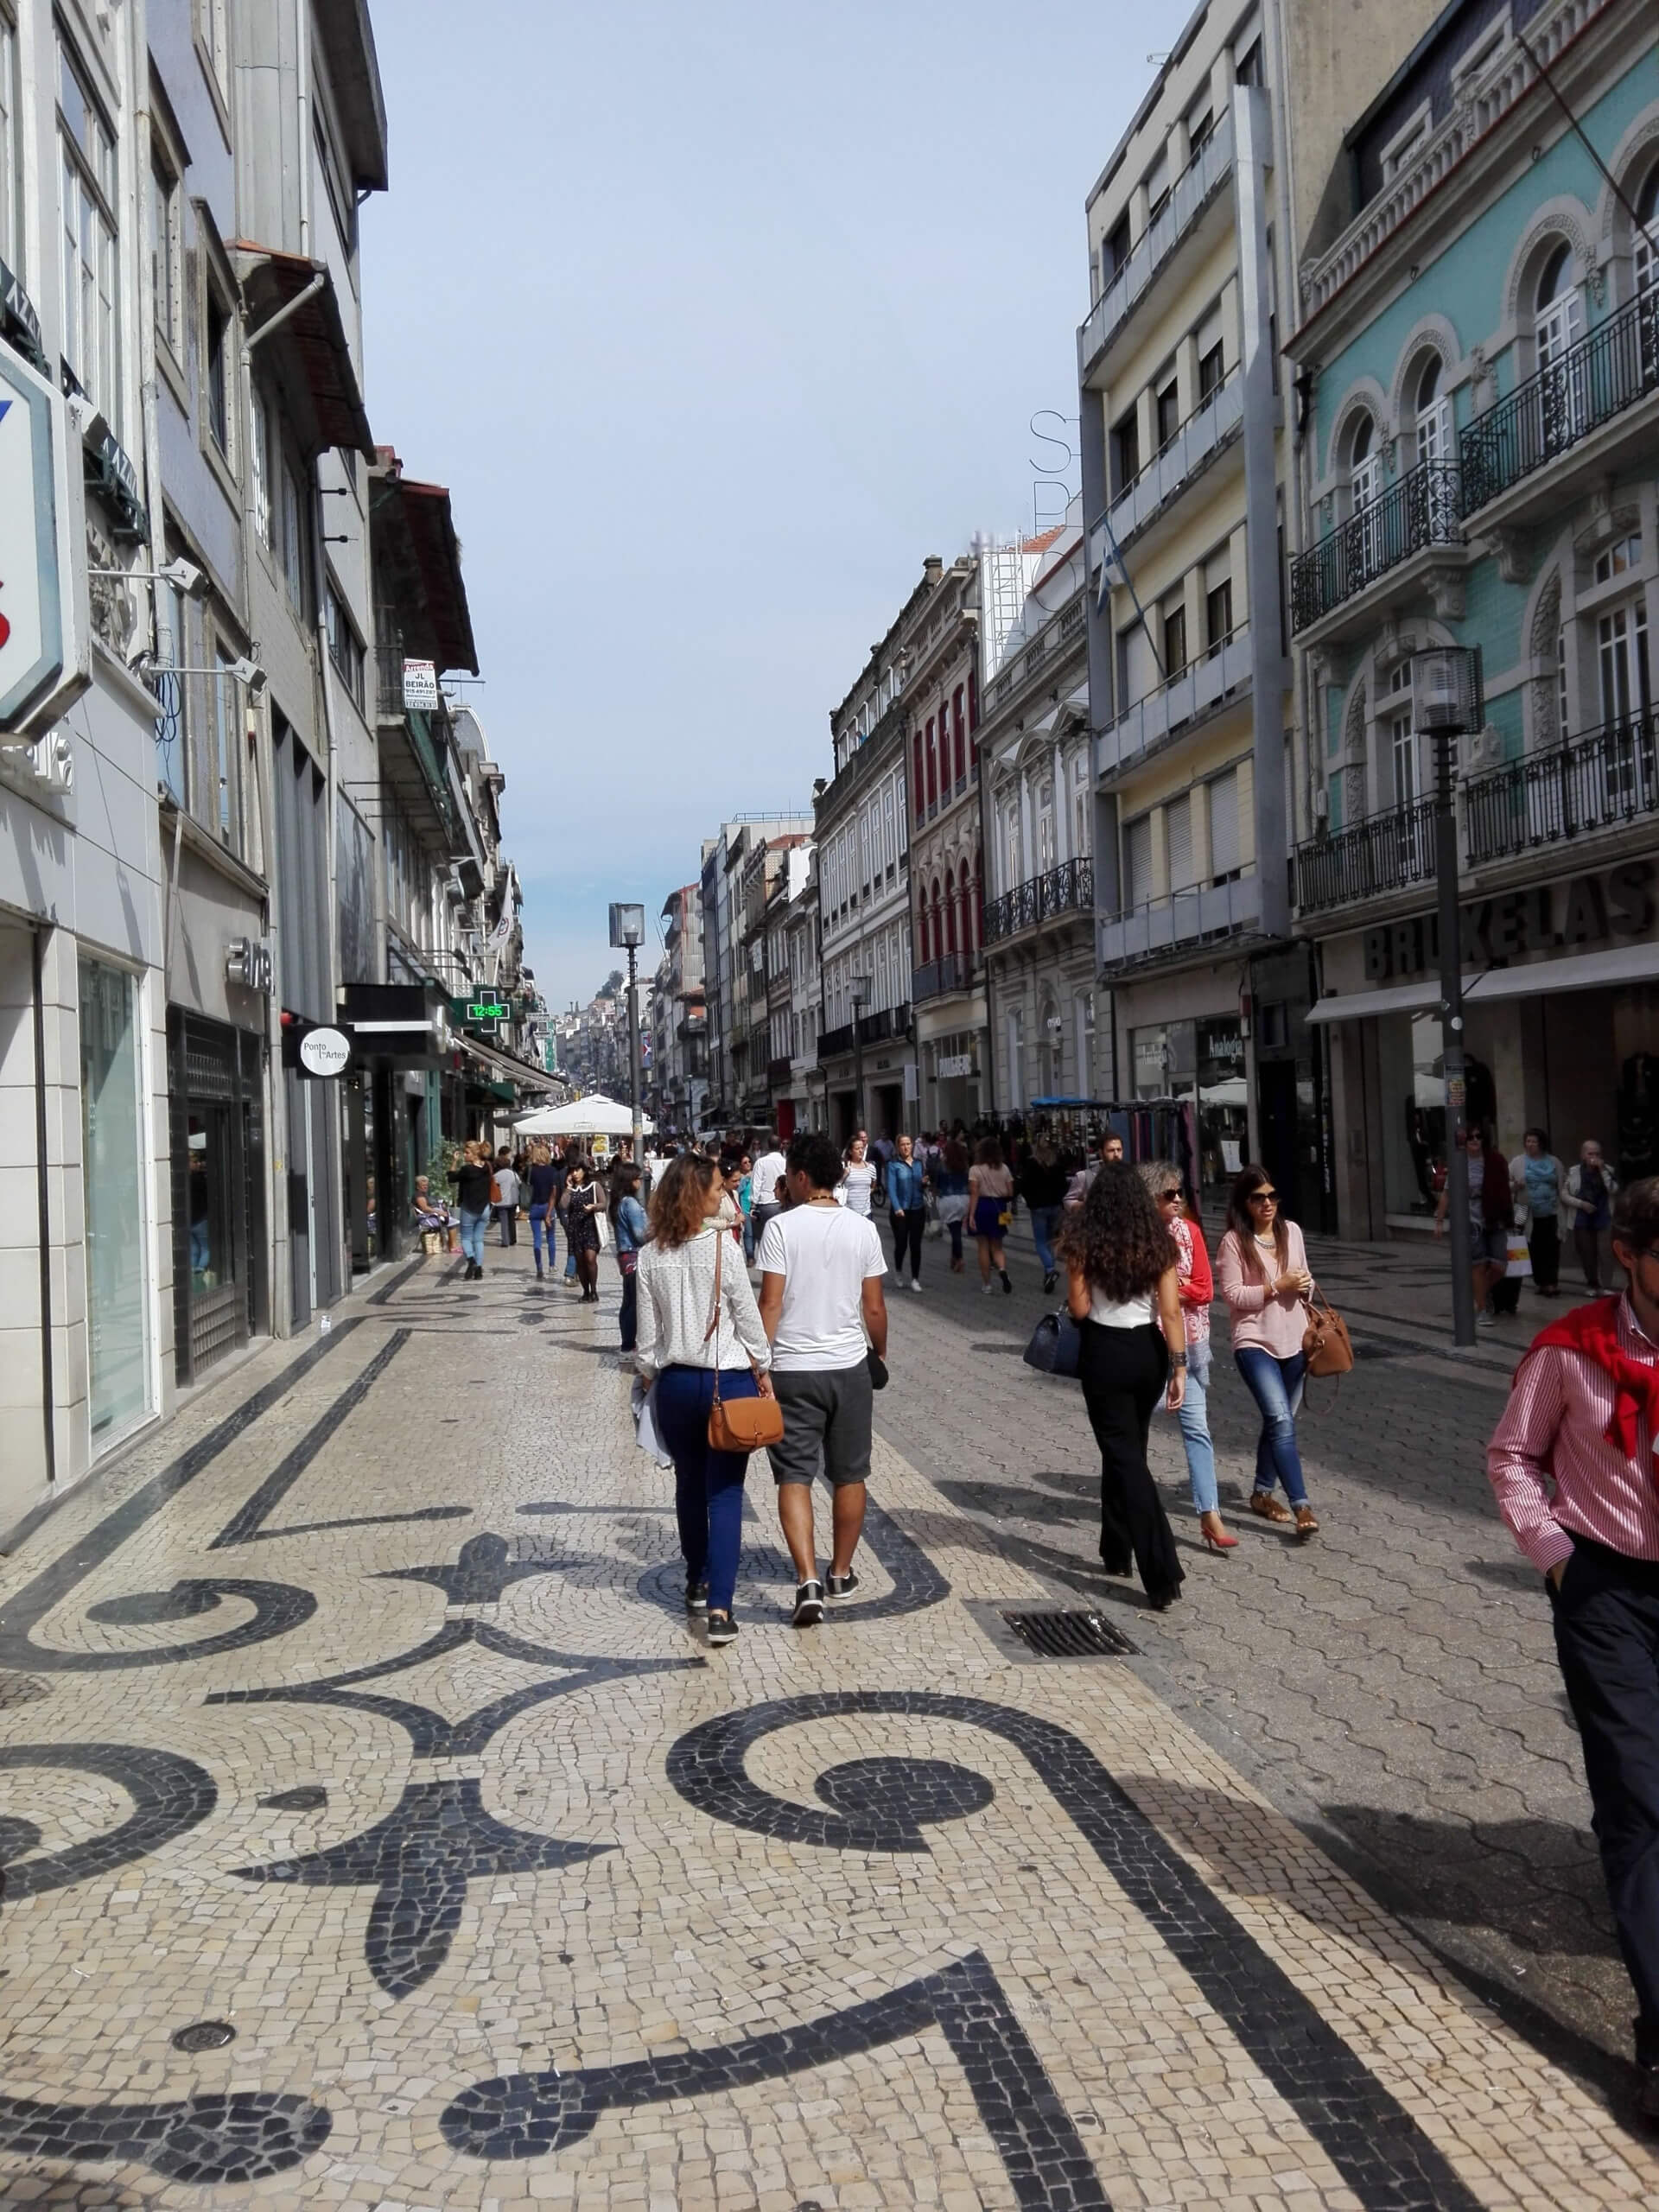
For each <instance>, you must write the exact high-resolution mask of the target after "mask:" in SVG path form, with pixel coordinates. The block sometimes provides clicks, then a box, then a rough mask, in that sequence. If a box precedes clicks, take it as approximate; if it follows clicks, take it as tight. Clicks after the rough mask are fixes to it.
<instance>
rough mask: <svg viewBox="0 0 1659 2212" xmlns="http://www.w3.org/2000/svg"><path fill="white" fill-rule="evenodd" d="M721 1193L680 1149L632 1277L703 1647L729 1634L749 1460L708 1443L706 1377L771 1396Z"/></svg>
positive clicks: (764, 1346)
mask: <svg viewBox="0 0 1659 2212" xmlns="http://www.w3.org/2000/svg"><path fill="white" fill-rule="evenodd" d="M725 1195H726V1193H725V1186H724V1185H723V1183H722V1182H721V1175H720V1171H719V1169H718V1167H717V1166H715V1162H714V1161H713V1160H709V1159H706V1158H703V1157H702V1156H700V1155H699V1154H696V1153H683V1154H681V1156H680V1158H679V1159H677V1160H675V1161H674V1162H673V1163H672V1165H671V1166H670V1167H669V1168H668V1170H667V1172H666V1173H664V1176H663V1177H662V1179H661V1180H660V1181H659V1182H658V1185H657V1187H656V1188H655V1190H654V1191H653V1192H652V1195H651V1212H650V1222H651V1242H650V1243H648V1244H647V1245H646V1246H645V1249H644V1250H643V1251H642V1252H641V1253H640V1255H639V1268H638V1269H637V1271H636V1273H635V1276H634V1281H635V1283H636V1285H637V1287H638V1298H639V1341H638V1344H637V1345H636V1347H635V1352H634V1363H635V1365H636V1366H637V1367H638V1369H639V1373H640V1375H641V1376H642V1377H643V1378H644V1380H645V1383H647V1384H648V1385H649V1386H651V1387H652V1388H653V1389H655V1391H656V1415H657V1433H658V1436H660V1437H661V1439H662V1440H663V1446H664V1450H665V1451H666V1452H668V1453H669V1455H670V1457H671V1459H672V1460H673V1462H674V1504H675V1510H676V1511H677V1515H678V1516H679V1524H680V1550H681V1552H682V1553H683V1555H684V1559H685V1609H686V1611H687V1612H688V1613H690V1614H692V1615H694V1616H695V1615H696V1614H700V1613H701V1614H706V1615H707V1617H708V1626H709V1643H732V1642H733V1641H734V1639H735V1637H736V1635H737V1616H736V1614H735V1613H734V1611H733V1610H732V1599H733V1596H734V1592H735V1591H736V1588H737V1554H738V1538H739V1533H740V1530H741V1527H742V1521H743V1478H744V1476H745V1475H746V1474H747V1471H748V1465H749V1457H748V1454H747V1452H713V1451H710V1449H709V1408H710V1407H711V1406H712V1404H713V1402H714V1395H715V1375H716V1372H718V1375H719V1378H720V1393H721V1397H722V1398H753V1397H754V1396H755V1395H757V1394H758V1395H760V1396H761V1397H763V1398H769V1397H770V1396H771V1395H772V1376H771V1374H770V1372H769V1371H768V1370H770V1368H771V1366H772V1347H771V1345H770V1344H768V1343H767V1342H766V1331H765V1330H764V1329H763V1328H762V1327H761V1325H760V1311H759V1309H758V1308H757V1306H756V1305H755V1302H754V1293H753V1290H752V1289H751V1288H750V1287H749V1277H748V1270H747V1268H745V1267H744V1265H743V1260H742V1255H741V1251H740V1249H739V1248H738V1247H737V1246H736V1245H735V1244H734V1243H732V1242H731V1239H730V1238H729V1237H728V1235H727V1233H726V1230H724V1229H723V1228H722V1227H721V1224H720V1221H719V1218H718V1217H719V1215H720V1212H721V1207H722V1205H724V1203H725ZM728 1362H730V1364H729V1365H728Z"/></svg>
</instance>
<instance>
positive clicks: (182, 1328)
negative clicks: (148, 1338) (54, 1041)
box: [168, 1007, 269, 1383]
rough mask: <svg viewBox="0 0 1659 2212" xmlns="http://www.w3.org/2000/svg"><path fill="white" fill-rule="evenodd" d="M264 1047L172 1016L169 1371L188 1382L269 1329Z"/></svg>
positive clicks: (243, 1034) (239, 1033)
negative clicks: (171, 1327) (171, 1365)
mask: <svg viewBox="0 0 1659 2212" xmlns="http://www.w3.org/2000/svg"><path fill="white" fill-rule="evenodd" d="M263 1101H264V1044H263V1041H262V1040H261V1039H259V1038H257V1037H256V1036H254V1035H253V1034H252V1033H251V1032H249V1031H245V1030H238V1029H233V1028H231V1027H227V1026H226V1024H225V1023H223V1022H218V1021H208V1020H204V1019H202V1018H201V1017H200V1016H199V1015H194V1014H184V1013H183V1012H182V1011H181V1010H180V1009H178V1008H176V1007H175V1008H174V1009H173V1010H172V1012H171V1014H170V1015H169V1017H168V1118H169V1122H170V1125H171V1151H172V1168H173V1323H174V1356H175V1372H176V1374H177V1376H178V1380H179V1381H180V1382H181V1383H193V1382H194V1381H195V1380H197V1378H198V1377H199V1376H201V1375H202V1374H203V1373H205V1372H206V1370H207V1369H208V1368H209V1367H211V1366H212V1365H213V1363H214V1361H215V1360H218V1359H221V1358H223V1357H224V1356H225V1354H226V1352H227V1351H233V1350H234V1349H235V1347H236V1346H237V1345H238V1344H245V1343H246V1342H247V1340H248V1338H249V1337H250V1336H251V1335H257V1334H258V1333H260V1332H263V1331H264V1329H265V1328H266V1327H267V1326H268V1325H269V1322H268V1318H267V1314H266V1286H265V1268H264V1248H265V1229H264V1219H265V1209H264V1111H263Z"/></svg>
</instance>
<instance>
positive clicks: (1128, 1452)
mask: <svg viewBox="0 0 1659 2212" xmlns="http://www.w3.org/2000/svg"><path fill="white" fill-rule="evenodd" d="M1058 1250H1059V1255H1060V1257H1061V1259H1062V1260H1063V1261H1064V1262H1065V1271H1066V1304H1067V1306H1068V1307H1069V1308H1070V1311H1071V1318H1072V1319H1073V1320H1074V1321H1076V1322H1077V1325H1078V1331H1079V1333H1080V1335H1081V1337H1082V1338H1083V1350H1082V1354H1081V1357H1080V1360H1079V1363H1078V1374H1079V1376H1080V1379H1081V1381H1082V1383H1083V1401H1084V1405H1086V1406H1087V1407H1088V1408H1089V1421H1090V1426H1091V1427H1092V1428H1093V1429H1094V1432H1095V1440H1096V1443H1097V1444H1098V1445H1099V1446H1100V1557H1101V1563H1102V1565H1103V1567H1105V1569H1106V1572H1107V1573H1108V1574H1127V1573H1128V1572H1129V1566H1130V1560H1131V1558H1133V1560H1134V1563H1135V1566H1136V1567H1139V1568H1140V1570H1141V1586H1142V1587H1143V1588H1144V1590H1145V1591H1146V1593H1147V1603H1148V1605H1151V1606H1152V1608H1153V1610H1154V1612H1162V1611H1164V1610H1165V1609H1166V1607H1167V1606H1169V1605H1173V1603H1174V1601H1175V1599H1177V1598H1179V1596H1180V1594H1181V1583H1182V1580H1183V1579H1184V1578H1183V1576H1182V1573H1181V1562H1180V1559H1179V1555H1178V1554H1177V1552H1176V1548H1175V1538H1174V1535H1173V1531H1172V1530H1171V1528H1170V1525H1169V1516H1168V1515H1167V1514H1166V1512H1165V1511H1164V1507H1163V1501H1162V1499H1161V1498H1160V1497H1159V1495H1158V1491H1157V1488H1156V1485H1155V1484H1154V1482H1153V1479H1152V1470H1151V1468H1150V1467H1149V1466H1148V1465H1147V1434H1148V1433H1149V1431H1150V1429H1151V1427H1152V1413H1153V1408H1154V1406H1155V1405H1156V1404H1157V1402H1158V1400H1159V1397H1160V1395H1162V1396H1163V1398H1164V1402H1165V1403H1166V1405H1167V1406H1168V1408H1169V1409H1170V1411H1171V1412H1172V1413H1178V1412H1179V1410H1180V1405H1181V1401H1182V1399H1183V1397H1184V1396H1185V1387H1186V1329H1185V1323H1184V1322H1183V1321H1182V1319H1181V1300H1180V1288H1179V1279H1178V1276H1177V1273H1176V1255H1175V1252H1174V1249H1173V1245H1172V1244H1171V1242H1170V1236H1169V1231H1168V1230H1167V1229H1166V1227H1165V1226H1164V1224H1163V1222H1162V1220H1161V1218H1160V1215H1159V1211H1158V1208H1157V1206H1156V1205H1154V1202H1153V1197H1152V1193H1151V1192H1150V1191H1148V1190H1147V1186H1146V1184H1145V1183H1144V1182H1143V1181H1142V1180H1141V1176H1140V1175H1139V1173H1137V1172H1136V1170H1135V1168H1133V1167H1131V1166H1128V1163H1127V1162H1126V1161H1123V1160H1105V1161H1103V1162H1102V1164H1101V1167H1100V1170H1099V1173H1097V1174H1096V1177H1095V1179H1094V1181H1093V1182H1092V1183H1091V1184H1090V1186H1089V1195H1088V1197H1087V1198H1085V1199H1084V1202H1083V1205H1082V1206H1081V1207H1080V1208H1079V1209H1078V1211H1077V1212H1075V1213H1073V1214H1072V1215H1071V1217H1069V1218H1068V1220H1067V1221H1066V1223H1065V1227H1064V1228H1063V1230H1061V1232H1060V1237H1059V1243H1058Z"/></svg>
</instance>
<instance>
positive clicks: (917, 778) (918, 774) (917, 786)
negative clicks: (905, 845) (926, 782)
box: [910, 729, 926, 822]
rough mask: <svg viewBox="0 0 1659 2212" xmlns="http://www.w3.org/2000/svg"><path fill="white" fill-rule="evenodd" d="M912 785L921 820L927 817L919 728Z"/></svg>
mask: <svg viewBox="0 0 1659 2212" xmlns="http://www.w3.org/2000/svg"><path fill="white" fill-rule="evenodd" d="M910 787H911V789H912V791H914V792H915V794H916V819H917V820H918V822H921V821H923V820H925V818H926V817H925V801H924V799H923V798H922V733H921V731H920V730H919V729H918V731H917V733H916V770H915V773H914V774H913V775H912V778H911V779H910Z"/></svg>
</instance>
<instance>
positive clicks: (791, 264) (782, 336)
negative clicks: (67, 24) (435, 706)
mask: <svg viewBox="0 0 1659 2212" xmlns="http://www.w3.org/2000/svg"><path fill="white" fill-rule="evenodd" d="M373 12H374V28H375V36H376V41H377V44H378V51H379V57H380V68H381V74H382V78H383V80H384V84H385V99H386V110H387V117H388V127H389V132H390V142H391V189H390V191H389V192H388V193H386V194H381V195H378V196H377V197H376V198H374V199H373V200H371V201H370V202H369V203H368V204H367V206H366V207H365V208H364V210H363V217H362V223H363V262H362V265H363V283H364V308H365V325H366V327H365V353H366V362H365V384H366V388H367V392H368V397H369V408H370V419H371V422H372V425H373V429H374V435H375V437H376V439H377V441H378V442H379V443H381V444H390V445H393V446H395V447H396V448H397V451H398V453H399V454H400V455H401V457H402V459H403V461H404V465H405V467H407V469H408V470H409V473H410V475H412V476H415V477H417V478H420V479H423V480H426V481H429V482H438V483H443V484H447V485H448V486H449V487H450V491H451V494H452V499H453V504H454V516H455V525H456V529H457V531H458V533H459V535H460V537H461V550H462V560H463V565H464V570H465V575H466V580H467V597H468V601H469V603H470V606H471V609H472V617H473V629H474V638H475V639H476V643H477V646H478V652H479V665H480V671H482V674H483V677H484V678H485V681H484V683H482V685H481V686H480V687H477V688H474V689H471V690H468V692H467V697H468V698H469V699H470V700H471V701H472V702H473V703H474V704H475V705H476V706H477V708H478V709H479V712H480V716H481V718H482V721H483V723H484V727H485V730H486V734H487V736H488V738H489V741H490V747H491V751H492V753H493V755H494V757H495V759H496V760H498V761H499V763H500V765H501V766H502V768H503V769H504V770H505V774H506V779H507V788H506V793H505V800H504V803H503V812H504V830H505V847H506V849H507V851H508V852H509V853H510V854H511V855H512V857H513V859H514V860H515V861H516V862H517V864H518V872H519V876H520V880H521V881H522V882H523V885H524V937H525V959H526V962H527V963H528V964H529V965H530V966H531V968H533V969H534V970H535V972H536V976H537V982H538V983H539V984H540V986H541V988H542V989H543V992H544V993H545V995H546V996H547V999H548V1001H549V1004H550V1006H551V1007H554V1008H555V1009H558V1008H561V1007H566V1006H568V1005H569V1004H570V1003H571V1001H573V1000H574V999H577V998H580V999H582V1000H584V1001H585V1000H586V999H587V998H588V996H589V995H591V994H592V992H593V990H594V988H595V987H596V986H597V985H598V984H599V983H600V982H601V981H602V980H603V979H604V977H605V976H606V975H607V973H608V971H609V970H610V969H611V967H612V965H613V956H612V954H611V953H610V951H609V950H608V948H607V911H606V910H607V902H608V901H610V900H611V899H643V900H644V902H645V908H646V912H647V916H648V918H649V922H650V930H651V941H650V944H648V946H647V949H646V951H645V955H644V956H643V959H644V962H645V965H646V967H647V968H650V967H654V965H655V963H656V959H657V957H658V937H657V931H658V921H657V917H658V912H659V910H660V909H661V906H662V904H663V901H664V899H665V898H666V897H667V895H668V893H670V892H671V891H672V890H673V889H675V888H676V887H677V886H679V885H681V884H683V883H689V882H690V881H692V880H695V878H696V874H697V872H698V868H699V862H700V844H701V841H702V838H703V837H704V836H708V835H709V834H711V833H712V832H713V831H714V830H715V829H716V827H717V825H718V824H719V823H720V822H721V821H722V820H725V819H728V818H731V817H734V816H737V815H741V814H748V813H783V812H804V813H808V814H810V810H811V789H812V783H813V780H814V779H815V778H817V777H819V776H824V775H828V774H829V772H830V767H831V762H830V752H829V714H830V711H831V710H832V709H834V708H835V707H836V705H838V704H839V702H841V700H842V698H843V697H844V696H845V695H846V693H847V692H848V690H849V689H850V688H851V685H852V683H854V681H855V678H856V677H857V675H858V673H859V671H860V670H861V668H862V666H863V665H864V663H865V661H866V659H867V658H868V654H869V651H870V648H871V646H872V645H873V644H874V642H875V641H876V640H877V639H880V637H881V636H882V635H883V634H884V633H885V632H886V631H887V627H888V626H889V624H890V623H891V622H892V620H893V617H894V616H895V615H896V614H897V613H898V611H899V607H901V606H902V604H903V603H904V601H905V600H906V597H907V596H908V594H909V593H910V592H911V590H912V588H913V587H914V585H915V583H916V582H917V581H918V578H919V576H920V573H921V564H922V562H923V559H924V558H925V556H927V555H929V554H932V553H937V554H938V555H940V556H942V557H943V558H944V559H945V560H946V561H949V560H950V559H951V558H952V557H954V556H956V555H957V554H958V553H960V552H963V551H965V550H966V549H967V547H968V545H969V542H970V540H971V539H972V537H973V536H974V533H975V532H976V531H981V530H983V531H994V532H995V533H996V534H998V535H1000V536H1007V535H1010V534H1012V533H1013V532H1014V531H1016V530H1028V529H1030V528H1031V527H1032V525H1033V515H1034V513H1037V512H1041V513H1042V514H1043V516H1044V517H1045V518H1048V516H1049V513H1050V511H1051V510H1052V508H1053V506H1054V500H1053V498H1052V495H1051V494H1048V493H1042V494H1040V495H1039V497H1040V498H1041V499H1042V502H1043V504H1042V508H1041V509H1040V510H1038V509H1035V508H1034V507H1033V489H1034V485H1035V481H1036V467H1039V466H1046V465H1048V464H1049V463H1051V462H1052V461H1055V460H1057V459H1058V458H1059V449H1058V448H1056V447H1054V446H1052V445H1049V446H1046V445H1044V444H1043V443H1042V442H1040V441H1039V438H1037V437H1036V436H1033V432H1032V429H1031V427H1030V425H1031V418H1032V416H1033V414H1035V413H1037V412H1038V411H1039V410H1053V411H1054V412H1055V413H1056V414H1058V416H1061V417H1062V418H1075V416H1076V414H1077V365H1076V364H1077V354H1076V340H1075V332H1076V327H1077V323H1078V321H1080V320H1081V319H1082V317H1083V316H1084V314H1085V313H1086V312H1087V309H1088V303H1089V283H1088V246H1087V238H1086V234H1085V228H1084V198H1085V195H1086V194H1087V193H1088V191H1089V188H1090V186H1091V185H1092V184H1093V182H1094V181H1095V179H1096V177H1097V176H1098V175H1099V174H1100V172H1101V170H1102V168H1103V167H1104V165H1105V162H1106V160H1107V158H1108V156H1109V154H1110V152H1111V150H1112V148H1113V146H1114V145H1115V144H1116V141H1117V139H1118V137H1119V136H1120V135H1121V133H1122V130H1123V128H1124V126H1125V124H1127V123H1128V119H1129V118H1130V116H1131V115H1132V114H1133V112H1134V110H1135V106H1136V105H1137V104H1138V103H1139V101H1140V99H1141V96H1142V95H1143V93H1144V92H1146V90H1147V86H1149V85H1150V84H1151V82H1152V80H1153V78H1154V75H1155V73H1156V61H1157V60H1161V59H1162V52H1161V51H1160V49H1166V48H1168V47H1169V46H1170V45H1172V44H1173V41H1174V40H1175V38H1176V36H1177V35H1178V34H1179V29H1180V25H1181V22H1183V21H1184V19H1185V15H1186V13H1187V12H1188V4H1187V0H1179V5H1172V4H1170V0H1139V4H1136V5H1135V6H1133V7H1131V6H1129V5H1128V4H1125V0H1093V4H1082V0H1046V4H1045V5H1044V6H1043V7H1042V8H1041V9H1040V10H1025V9H1017V8H1014V7H1010V6H1007V5H1002V6H999V7H995V8H993V7H991V6H989V5H988V4H985V0H955V4H953V5H950V6H949V7H945V6H939V5H931V4H930V5H921V4H913V3H912V0H880V4H867V0H829V4H822V0H821V4H819V5H817V6H816V7H810V8H809V7H807V6H804V5H801V4H798V0H781V3H780V0H772V4H770V5H753V4H748V0H702V4H700V5H693V4H691V0H602V4H600V5H594V4H593V0H585V4H583V5H581V6H577V5H573V4H566V0H465V4H464V5H461V6H459V7H458V6H457V5H456V4H455V0H379V4H378V6H377V7H376V8H375V9H374V11H373ZM1149 55H1150V56H1153V57H1154V59H1152V60H1149V59H1148V58H1147V57H1148V56H1149ZM1046 427H1047V428H1049V429H1053V428H1054V427H1055V426H1054V425H1053V424H1052V423H1049V424H1048V425H1046ZM1066 435H1069V437H1070V439H1071V443H1072V445H1073V446H1074V447H1075V442H1076V435H1077V434H1076V429H1075V423H1073V427H1072V428H1071V429H1070V431H1069V432H1068V433H1066ZM1070 483H1071V488H1072V489H1075V488H1076V486H1077V469H1076V467H1075V464H1074V465H1073V466H1072V467H1071V474H1070Z"/></svg>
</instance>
